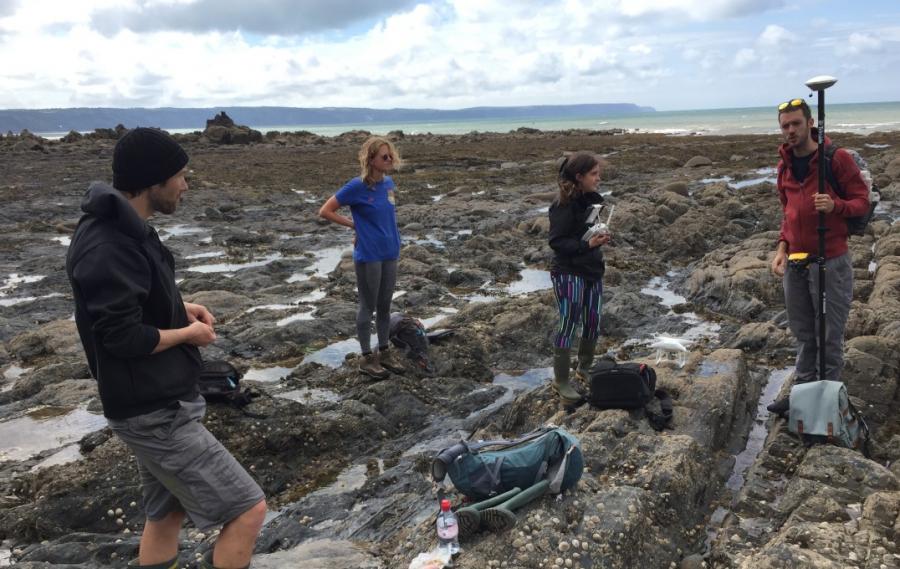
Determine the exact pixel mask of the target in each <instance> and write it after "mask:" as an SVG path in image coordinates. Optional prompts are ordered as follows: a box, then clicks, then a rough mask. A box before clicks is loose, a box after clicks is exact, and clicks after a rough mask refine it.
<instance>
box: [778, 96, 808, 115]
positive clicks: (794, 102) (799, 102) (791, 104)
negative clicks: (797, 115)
mask: <svg viewBox="0 0 900 569" xmlns="http://www.w3.org/2000/svg"><path fill="white" fill-rule="evenodd" d="M805 104H806V102H805V101H804V100H803V99H791V100H790V101H787V102H784V103H781V104H780V105H778V111H779V112H781V111H785V110H787V109H794V108H797V109H799V108H800V107H802V106H803V105H805Z"/></svg>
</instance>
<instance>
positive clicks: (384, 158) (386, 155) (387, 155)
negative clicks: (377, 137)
mask: <svg viewBox="0 0 900 569" xmlns="http://www.w3.org/2000/svg"><path fill="white" fill-rule="evenodd" d="M381 159H382V160H385V161H387V160H391V161H393V160H394V157H393V155H391V154H382V155H381Z"/></svg>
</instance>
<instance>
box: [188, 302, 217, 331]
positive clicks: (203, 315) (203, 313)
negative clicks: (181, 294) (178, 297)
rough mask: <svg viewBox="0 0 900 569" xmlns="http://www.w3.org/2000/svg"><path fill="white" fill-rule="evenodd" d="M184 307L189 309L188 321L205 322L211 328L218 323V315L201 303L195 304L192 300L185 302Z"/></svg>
mask: <svg viewBox="0 0 900 569" xmlns="http://www.w3.org/2000/svg"><path fill="white" fill-rule="evenodd" d="M184 309H185V310H186V311H187V317H188V322H191V323H193V322H197V321H200V322H203V323H204V324H206V325H207V326H209V327H210V328H211V327H212V325H213V324H215V323H216V317H215V316H213V315H212V313H211V312H210V311H209V310H207V309H206V307H205V306H203V305H201V304H193V303H191V302H185V303H184Z"/></svg>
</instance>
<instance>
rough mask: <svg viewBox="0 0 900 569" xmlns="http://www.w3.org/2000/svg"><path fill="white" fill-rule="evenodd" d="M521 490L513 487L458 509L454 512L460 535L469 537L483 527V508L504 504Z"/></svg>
mask: <svg viewBox="0 0 900 569" xmlns="http://www.w3.org/2000/svg"><path fill="white" fill-rule="evenodd" d="M521 491H522V490H521V488H518V487H517V488H513V489H512V490H509V491H507V492H504V493H503V494H499V495H497V496H494V497H493V498H488V499H487V500H483V501H481V502H478V503H475V504H470V505H468V506H466V507H465V508H460V509H458V510H456V512H454V513H455V514H456V519H457V520H459V535H460V537H468V536H470V535H473V534H474V533H476V532H477V531H478V530H479V529H481V511H482V510H486V509H488V508H492V507H494V506H497V505H499V504H502V503H503V502H506V501H507V500H509V499H510V498H512V497H513V496H515V495H516V494H518V493H519V492H521Z"/></svg>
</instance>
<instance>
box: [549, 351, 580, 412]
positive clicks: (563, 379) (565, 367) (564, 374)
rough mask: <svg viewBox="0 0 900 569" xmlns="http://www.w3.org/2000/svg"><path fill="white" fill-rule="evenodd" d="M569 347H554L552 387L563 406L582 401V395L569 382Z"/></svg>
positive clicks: (571, 405) (568, 406) (573, 404)
mask: <svg viewBox="0 0 900 569" xmlns="http://www.w3.org/2000/svg"><path fill="white" fill-rule="evenodd" d="M569 365H570V358H569V349H568V348H553V382H552V383H551V384H550V387H552V388H553V391H555V392H556V394H557V395H558V396H559V399H560V401H561V402H562V404H563V407H566V408H570V407H575V406H577V405H578V404H579V403H581V395H580V394H579V393H578V392H577V391H575V388H574V387H572V384H571V383H569Z"/></svg>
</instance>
